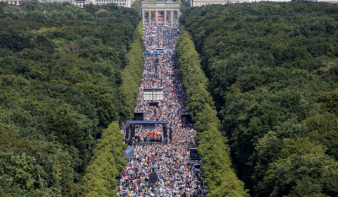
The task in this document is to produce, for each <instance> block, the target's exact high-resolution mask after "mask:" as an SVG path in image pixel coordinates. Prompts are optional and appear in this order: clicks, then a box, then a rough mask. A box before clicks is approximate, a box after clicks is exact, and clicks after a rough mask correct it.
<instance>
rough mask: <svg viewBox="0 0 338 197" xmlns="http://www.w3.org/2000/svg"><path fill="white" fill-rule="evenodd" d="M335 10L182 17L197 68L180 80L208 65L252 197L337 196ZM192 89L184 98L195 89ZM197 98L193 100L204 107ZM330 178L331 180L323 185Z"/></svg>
mask: <svg viewBox="0 0 338 197" xmlns="http://www.w3.org/2000/svg"><path fill="white" fill-rule="evenodd" d="M337 10H338V7H337V5H332V4H320V3H311V2H291V3H273V2H261V3H254V4H231V5H224V6H220V5H217V6H216V5H211V6H202V7H196V8H193V9H187V8H184V10H183V11H184V12H183V13H184V14H183V15H182V16H181V17H180V23H181V25H182V26H183V27H182V28H184V29H185V30H186V31H188V32H189V33H190V35H192V40H193V42H194V45H195V47H196V51H197V52H198V55H199V57H198V58H196V59H192V58H191V57H189V58H186V60H184V63H185V64H187V63H190V62H189V59H192V61H191V63H190V67H189V68H185V71H183V74H182V75H184V72H188V69H189V72H195V71H194V64H196V63H192V62H199V61H200V62H201V68H202V70H203V72H204V73H205V74H206V76H207V79H208V80H209V83H208V84H206V83H205V86H206V87H207V88H208V89H207V90H209V91H210V93H211V96H212V98H213V100H214V101H215V106H216V109H217V112H218V113H216V112H215V114H217V115H218V117H220V119H221V123H222V130H224V131H225V132H226V134H227V137H228V139H229V145H230V147H231V151H230V154H231V158H233V163H234V167H235V169H236V171H237V172H238V173H237V175H238V177H239V178H240V179H241V180H243V182H244V183H245V186H246V188H248V189H250V191H251V194H252V196H337V193H336V192H337V191H336V188H337V186H336V174H335V171H336V170H335V166H336V165H337V161H336V160H337V158H338V157H337V150H338V144H337V143H338V136H337V134H336V133H337V129H336V123H337V117H336V116H335V115H337V109H336V108H337V90H334V89H336V88H337V87H336V86H337V82H338V80H337V73H338V72H337V68H338V66H337V65H338V64H337V60H336V58H337V54H338V53H337V39H336V36H335V35H336V34H337V31H338V22H337V16H336V15H337ZM184 34H185V33H182V35H183V37H189V36H185V35H184ZM180 39H183V38H180ZM184 43H185V45H188V42H187V41H184ZM179 47H180V46H177V50H178V51H179V50H181V49H180V48H179ZM181 47H182V46H181ZM192 50H194V46H189V48H188V47H187V50H186V51H185V53H187V54H188V55H187V56H189V54H192V52H191V51H192ZM178 53H179V52H178ZM185 53H184V54H185ZM178 56H183V53H182V54H178ZM179 61H180V60H179ZM182 63H183V62H182ZM189 72H188V73H189ZM185 80H186V79H184V78H183V82H184V83H185V85H184V86H185V88H187V86H189V85H194V84H193V83H191V82H189V81H188V82H185ZM188 89H189V87H188ZM187 92H188V91H187ZM199 92H200V93H199V95H198V97H194V98H193V99H192V100H198V99H201V97H202V98H203V97H204V96H202V91H199ZM188 94H189V93H188ZM188 100H189V97H188ZM210 106H212V105H210ZM188 107H189V102H188ZM195 108H196V109H199V110H200V111H201V109H202V108H203V107H202V106H200V107H199V108H197V107H196V106H194V107H193V108H192V109H195ZM204 109H205V110H206V109H207V107H204ZM208 111H209V114H212V113H210V109H209V110H208ZM197 112H198V111H197ZM328 112H330V113H333V114H328ZM192 114H193V112H192ZM208 117H210V115H209V116H208V115H205V116H204V119H207V120H209V119H208ZM200 127H202V128H203V129H204V130H206V129H207V128H206V127H203V124H199V123H198V122H196V128H200ZM197 136H198V137H199V138H200V136H199V134H197ZM302 165H304V168H302ZM314 166H316V167H314ZM312 169H313V174H312V173H308V172H307V171H309V172H310V171H311V170H312ZM328 169H330V170H332V171H333V172H334V173H332V174H331V175H329V177H326V175H327V174H328V173H329V171H330V170H328ZM303 170H304V171H303ZM327 180H330V184H329V182H327Z"/></svg>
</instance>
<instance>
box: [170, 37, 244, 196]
mask: <svg viewBox="0 0 338 197" xmlns="http://www.w3.org/2000/svg"><path fill="white" fill-rule="evenodd" d="M176 54H177V60H178V67H179V72H180V75H181V76H182V80H183V87H184V88H185V90H186V92H187V109H188V110H189V113H190V114H191V116H192V119H193V120H194V121H195V122H196V124H195V129H196V131H197V134H196V136H195V138H196V139H199V140H201V142H200V145H199V146H198V153H199V154H200V156H201V159H202V161H201V162H202V165H203V172H202V173H203V178H204V180H205V185H206V186H207V190H208V196H215V197H216V196H249V194H248V193H247V191H246V190H245V189H244V183H243V182H242V181H240V180H238V178H237V176H236V174H235V172H234V170H233V169H232V167H231V161H230V155H229V151H230V149H229V147H228V145H227V139H226V138H225V137H223V136H222V134H221V132H220V130H219V128H220V121H219V119H218V118H217V112H216V110H215V109H213V107H214V102H213V100H212V98H211V96H210V93H209V92H208V91H207V85H208V84H207V83H208V80H207V79H206V77H205V75H204V73H203V71H202V69H201V66H200V61H199V56H198V53H197V52H196V50H195V46H194V43H193V42H192V41H191V38H190V36H189V34H188V33H187V32H184V31H183V32H182V33H181V35H180V37H179V39H178V41H177V47H176Z"/></svg>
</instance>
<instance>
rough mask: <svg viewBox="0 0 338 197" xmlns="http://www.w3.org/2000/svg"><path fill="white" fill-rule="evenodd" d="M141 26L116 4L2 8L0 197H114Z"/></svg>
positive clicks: (133, 89) (131, 13) (141, 48)
mask: <svg viewBox="0 0 338 197" xmlns="http://www.w3.org/2000/svg"><path fill="white" fill-rule="evenodd" d="M141 27H142V23H140V15H139V13H138V12H137V10H135V9H130V8H129V9H128V8H122V7H118V6H117V5H116V4H107V5H101V6H94V5H92V4H91V5H88V6H86V7H85V8H79V7H77V6H75V5H72V4H70V3H43V4H40V3H38V2H37V1H30V2H28V3H22V4H21V5H20V6H11V5H8V4H5V3H3V2H0V196H14V197H16V196H18V197H19V196H20V197H22V196H27V197H28V196H32V197H33V196H78V195H79V194H81V196H114V195H115V192H114V191H115V188H116V185H115V184H116V180H115V177H116V176H117V175H118V173H119V172H120V171H121V170H122V169H123V167H124V165H125V160H124V159H123V153H124V149H125V148H126V147H125V145H124V144H123V135H122V134H121V132H120V130H119V125H118V123H117V122H119V121H120V122H121V121H123V120H125V119H124V118H125V117H127V118H129V116H130V115H129V116H128V113H129V112H130V111H131V110H133V109H134V106H133V102H132V101H130V102H129V103H123V102H126V101H128V99H126V97H129V96H130V95H137V94H138V93H137V91H138V83H139V82H140V78H141V74H142V73H141V74H140V73H139V72H136V73H134V77H135V79H134V78H133V79H132V80H130V79H127V81H126V80H125V79H126V75H127V74H126V73H127V72H134V70H135V69H137V67H138V70H140V69H142V66H143V56H142V53H143V51H144V46H143V42H142V28H141ZM140 57H142V58H140ZM140 65H142V66H141V67H140ZM138 75H139V76H138ZM128 83H135V84H136V85H134V86H128ZM125 86H127V87H125ZM135 92H136V93H135ZM129 99H131V100H132V99H133V98H129ZM134 100H135V99H134ZM126 114H127V115H126ZM107 158H109V159H107ZM108 175H109V176H108Z"/></svg>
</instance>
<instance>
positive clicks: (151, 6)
mask: <svg viewBox="0 0 338 197" xmlns="http://www.w3.org/2000/svg"><path fill="white" fill-rule="evenodd" d="M141 9H142V22H143V24H145V13H146V11H148V19H149V24H150V23H151V11H155V16H156V17H155V18H156V19H155V20H156V25H157V23H158V16H157V14H158V11H164V25H166V24H167V11H170V25H173V21H174V11H176V12H177V19H178V17H179V16H180V4H179V3H175V2H142V6H141Z"/></svg>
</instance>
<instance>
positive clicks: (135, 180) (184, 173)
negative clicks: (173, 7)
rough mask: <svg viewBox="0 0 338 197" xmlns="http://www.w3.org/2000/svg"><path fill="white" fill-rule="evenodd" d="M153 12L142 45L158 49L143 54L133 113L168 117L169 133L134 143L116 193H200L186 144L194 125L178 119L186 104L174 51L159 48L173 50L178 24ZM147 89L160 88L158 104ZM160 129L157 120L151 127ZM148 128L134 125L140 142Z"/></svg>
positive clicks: (189, 196)
mask: <svg viewBox="0 0 338 197" xmlns="http://www.w3.org/2000/svg"><path fill="white" fill-rule="evenodd" d="M158 16H159V22H158V25H156V26H155V19H150V24H148V22H146V23H145V24H144V28H143V31H144V32H143V39H144V43H145V46H146V50H147V51H156V50H157V51H160V52H159V53H158V54H157V55H155V54H145V55H144V57H145V70H144V72H143V81H142V83H141V85H140V87H139V90H140V96H139V98H138V104H137V106H136V108H135V112H138V113H144V120H151V121H156V120H158V121H168V122H169V126H170V127H171V129H172V130H173V137H172V140H171V141H169V142H168V143H164V144H152V145H151V144H150V145H149V144H148V145H144V144H143V145H139V144H137V145H135V148H134V152H135V155H136V158H135V159H133V160H131V161H129V162H128V164H127V167H126V169H125V170H124V171H123V173H122V176H121V177H122V178H121V179H120V180H119V182H118V188H117V196H135V197H136V196H137V197H139V196H142V197H148V196H159V197H204V196H206V190H205V188H204V187H203V177H202V176H201V175H200V174H199V170H200V169H199V166H200V164H199V163H197V162H195V161H191V160H190V159H189V147H191V146H195V141H194V136H195V133H196V131H195V130H194V128H193V125H183V124H182V123H181V113H182V109H185V107H186V104H185V92H184V89H183V87H182V83H181V79H180V76H179V72H178V68H177V61H176V56H175V53H166V52H163V51H162V52H161V50H162V49H167V50H168V51H169V50H170V51H175V43H176V41H177V38H178V36H179V32H178V23H177V20H174V21H173V26H164V25H163V17H161V14H160V13H158ZM147 21H149V20H147ZM169 24H170V23H169ZM147 88H159V89H162V88H163V98H162V99H161V100H158V101H157V102H158V106H157V107H156V106H149V102H150V101H149V100H147V99H145V96H144V89H147ZM162 130H163V128H162V125H161V124H159V125H156V126H155V128H153V129H152V130H151V132H161V131H162ZM122 131H123V132H125V131H124V130H122ZM148 132H150V130H149V129H145V128H142V127H141V126H140V127H138V128H136V136H137V137H138V139H140V140H141V141H144V140H145V139H146V137H147V134H148ZM152 172H155V173H156V174H157V175H158V180H157V181H156V182H155V183H154V184H149V176H150V174H151V173H152Z"/></svg>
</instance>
